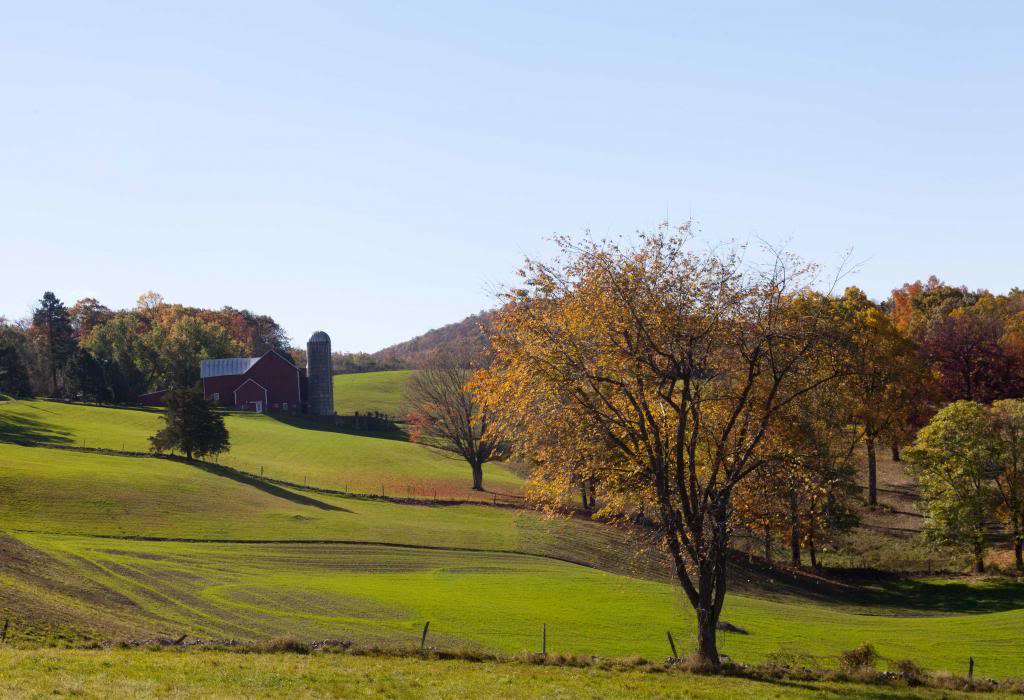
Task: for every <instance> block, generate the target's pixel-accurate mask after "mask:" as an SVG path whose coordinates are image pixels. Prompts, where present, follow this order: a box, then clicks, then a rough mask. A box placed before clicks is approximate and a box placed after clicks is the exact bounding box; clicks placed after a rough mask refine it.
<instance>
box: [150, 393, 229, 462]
mask: <svg viewBox="0 0 1024 700" xmlns="http://www.w3.org/2000/svg"><path fill="white" fill-rule="evenodd" d="M164 400H165V403H166V404H167V410H166V411H164V415H163V419H164V422H165V423H166V426H165V427H164V428H163V430H161V431H160V432H158V433H157V434H156V435H154V436H153V437H151V438H149V441H150V443H151V444H152V448H153V450H154V451H156V452H164V451H171V452H175V451H177V452H183V453H184V454H185V456H186V457H187V458H188V459H190V460H191V459H193V458H194V457H203V456H206V455H215V454H219V453H221V452H226V451H227V449H228V447H229V446H230V443H229V442H228V431H227V428H225V427H224V417H223V416H221V415H220V413H218V412H217V410H216V409H215V408H214V406H213V404H212V403H210V402H209V401H207V400H206V399H205V398H203V393H202V392H201V391H199V390H198V389H172V390H171V391H168V392H167V394H166V395H165V397H164Z"/></svg>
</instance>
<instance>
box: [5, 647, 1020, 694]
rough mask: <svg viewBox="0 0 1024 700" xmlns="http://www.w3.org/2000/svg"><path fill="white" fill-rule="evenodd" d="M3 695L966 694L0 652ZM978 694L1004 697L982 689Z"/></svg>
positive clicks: (331, 661)
mask: <svg viewBox="0 0 1024 700" xmlns="http://www.w3.org/2000/svg"><path fill="white" fill-rule="evenodd" d="M0 692H2V694H3V696H4V697H5V698H15V699H21V698H39V697H55V696H60V697H64V696H73V697H84V698H108V697H111V696H116V697H127V698H143V697H144V698H150V697H158V698H164V697H171V698H178V697H196V696H200V697H218V698H222V697H230V698H234V697H246V698H251V697H268V696H274V697H305V698H338V697H357V696H365V697H386V698H452V697H467V698H469V697H501V698H508V699H510V700H517V699H520V698H538V697H545V698H547V697H550V698H584V697H585V698H637V699H638V700H647V699H654V698H659V699H660V698H692V699H694V700H761V699H762V698H794V699H801V698H826V699H831V700H840V699H848V698H875V699H876V700H889V699H890V698H893V699H895V698H921V699H930V698H967V697H972V696H974V695H970V694H966V693H955V692H950V691H938V690H925V689H921V688H885V687H877V686H864V685H857V684H850V683H842V684H838V683H816V682H806V681H805V682H799V683H786V684H775V683H764V682H759V681H754V680H745V679H740V678H727V677H716V676H698V675H691V674H684V673H649V672H645V671H643V670H634V671H621V670H602V669H596V668H569V667H546V666H533V665H525V664H489V663H484V664H481V663H470V662H466V661H430V660H420V659H413V658H387V657H360V656H347V655H346V656H337V655H334V654H315V655H311V656H299V655H295V654H263V655H243V654H231V653H224V652H201V653H174V652H162V653H160V652H154V653H150V652H143V651H54V650H5V651H3V652H2V653H0ZM984 697H986V698H1004V697H1009V696H1008V695H1005V694H1000V693H991V694H989V693H986V694H985V695H984Z"/></svg>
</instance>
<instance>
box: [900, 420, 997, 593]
mask: <svg viewBox="0 0 1024 700" xmlns="http://www.w3.org/2000/svg"><path fill="white" fill-rule="evenodd" d="M1000 451H1001V450H1000V445H999V441H998V439H997V438H996V436H995V432H994V430H993V421H992V414H991V412H990V410H989V409H988V408H987V407H985V406H982V405H981V404H979V403H975V402H973V401H957V402H956V403H952V404H950V405H948V406H946V407H945V408H943V409H942V410H941V411H939V412H938V413H937V414H935V417H934V418H932V420H931V421H930V422H929V423H928V425H926V426H925V427H924V428H922V429H921V432H919V433H918V435H917V440H916V441H915V442H914V446H913V447H912V448H911V449H910V451H909V452H908V454H907V456H908V457H909V459H910V464H911V467H912V468H913V470H914V471H915V472H916V474H917V477H918V480H919V482H920V484H921V496H922V497H923V498H924V501H925V504H926V506H927V509H928V520H927V523H926V532H927V533H928V535H929V536H931V537H932V538H934V539H936V540H938V541H940V542H943V543H947V544H953V545H964V546H969V547H970V548H971V550H972V552H973V553H974V568H975V571H977V572H978V573H984V571H985V550H986V548H987V547H988V532H987V527H986V524H987V521H988V518H989V515H990V514H991V513H992V512H993V509H994V507H995V505H996V493H995V489H994V488H993V479H994V478H995V477H996V475H997V474H998V472H999V461H1000Z"/></svg>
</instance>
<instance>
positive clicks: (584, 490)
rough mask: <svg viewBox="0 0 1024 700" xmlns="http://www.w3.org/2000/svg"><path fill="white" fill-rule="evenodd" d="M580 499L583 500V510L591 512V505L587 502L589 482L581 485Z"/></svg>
mask: <svg viewBox="0 0 1024 700" xmlns="http://www.w3.org/2000/svg"><path fill="white" fill-rule="evenodd" d="M580 497H581V498H582V499H583V510H585V511H589V510H590V503H589V502H588V501H587V482H586V481H584V482H583V483H581V484H580Z"/></svg>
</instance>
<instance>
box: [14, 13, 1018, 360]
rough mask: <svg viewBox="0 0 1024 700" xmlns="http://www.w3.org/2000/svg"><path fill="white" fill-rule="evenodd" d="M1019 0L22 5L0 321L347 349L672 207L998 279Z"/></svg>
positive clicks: (1010, 184)
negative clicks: (77, 320) (222, 323)
mask: <svg viewBox="0 0 1024 700" xmlns="http://www.w3.org/2000/svg"><path fill="white" fill-rule="evenodd" d="M1022 27H1024V5H1022V4H1021V3H1019V2H1006V3H997V2H986V3H963V2H961V3H952V2H950V3H941V2H920V3H914V2H896V3H894V2H878V3H869V2H848V3H835V2H829V3H822V2H806V3H778V2H772V3H763V2H757V3H717V2H716V3H708V2H701V3H682V2H668V3H639V2H621V3H616V4H605V3H597V2H581V3H567V2H566V3H553V2H537V3H528V2H516V3H505V6H504V7H500V8H499V7H498V6H497V3H489V2H474V3H440V2H430V3H427V2H422V3H415V4H414V3H405V2H385V1H382V0H377V1H372V2H365V3H358V4H347V3H342V2H326V1H325V2H320V3H310V2H273V3H270V2H267V3H261V2H253V1H246V2H184V1H181V0H179V1H175V2H146V3H138V2H98V1H94V2H87V3H85V2H67V3H56V2H44V1H40V2H22V3H5V6H4V8H3V12H2V15H0V242H2V253H0V255H2V257H0V315H5V316H7V317H9V318H19V317H23V316H25V315H26V314H27V313H28V311H29V309H30V307H31V305H32V303H33V301H34V300H35V299H37V298H38V297H39V296H41V294H42V292H43V291H45V290H47V289H52V290H54V291H55V292H57V294H58V295H59V296H61V297H62V298H64V299H65V300H66V301H67V302H68V303H69V304H70V303H71V302H73V301H74V300H75V299H76V298H77V297H80V296H85V295H89V296H95V297H97V298H99V299H100V300H101V301H102V302H104V303H106V304H107V305H109V306H113V307H124V306H131V305H132V304H133V302H134V300H135V298H136V297H137V296H138V295H139V294H141V293H142V292H145V291H146V290H150V289H152V290H155V291H158V292H160V293H162V294H163V295H164V296H165V297H166V298H167V299H168V300H169V301H177V302H182V303H186V304H194V305H202V306H214V307H219V306H222V305H225V304H229V305H232V306H236V307H246V308H250V309H253V310H254V311H259V312H264V313H269V314H272V315H273V316H274V317H275V318H277V319H278V320H279V321H280V322H281V323H282V324H283V325H284V326H285V328H286V329H287V330H288V332H289V333H290V334H291V335H292V337H293V338H295V339H296V340H297V341H304V340H305V338H306V337H307V336H308V335H309V334H310V332H312V331H313V330H314V329H316V328H323V329H324V330H326V331H328V332H329V333H330V334H331V336H332V338H333V339H334V346H335V349H347V350H359V349H363V350H374V349H377V348H379V347H382V346H384V345H387V344H390V343H392V342H396V341H400V340H403V339H406V338H408V337H410V336H412V335H415V334H418V333H420V332H423V331H425V330H427V329H429V328H431V327H436V326H439V325H442V324H444V323H447V322H449V321H453V320H457V319H459V318H462V317H463V316H465V315H467V314H469V313H471V312H474V311H477V310H479V309H481V308H484V307H487V306H489V305H491V303H492V291H493V289H494V288H495V287H496V286H498V285H501V284H504V283H507V282H510V281H512V280H513V276H512V272H513V271H514V269H515V268H516V267H517V265H518V264H519V263H520V262H521V259H522V256H523V255H524V254H527V253H528V254H539V255H543V254H545V252H546V251H547V250H548V249H549V246H548V244H547V243H546V242H545V241H546V239H547V237H548V236H550V234H552V233H554V232H559V233H576V232H580V231H582V230H584V229H586V228H590V229H592V230H593V231H594V233H595V234H598V235H607V234H618V233H622V232H629V231H631V230H634V229H636V228H644V227H650V226H653V225H655V224H656V223H657V222H658V221H659V220H661V219H664V218H666V217H668V218H670V219H672V220H675V221H681V220H684V219H686V218H688V217H691V216H692V217H694V218H696V219H698V220H699V221H700V223H701V226H702V229H703V231H704V234H705V235H706V236H707V237H709V238H713V239H729V238H741V239H743V238H750V237H755V236H759V237H763V238H766V239H768V240H771V241H775V242H784V241H788V242H789V247H790V248H792V249H793V250H795V251H797V252H799V253H801V254H803V255H806V256H809V257H812V258H816V259H819V260H822V261H824V262H834V261H835V259H836V257H837V255H838V254H839V253H840V252H841V251H842V250H844V249H845V248H847V247H850V246H853V248H854V250H855V257H857V258H858V259H864V260H866V261H867V262H866V264H865V265H864V266H863V269H862V271H861V273H860V274H859V275H858V276H857V277H856V278H855V279H854V281H855V282H856V283H857V284H860V285H861V286H862V287H864V288H865V289H867V290H868V292H869V293H870V294H871V295H872V296H875V297H882V296H885V295H886V294H888V291H889V290H890V289H891V288H892V287H894V286H898V285H899V284H901V283H902V282H904V281H907V280H912V279H916V278H920V277H925V276H927V275H929V274H933V273H934V274H938V275H939V276H940V277H943V278H945V279H946V280H947V281H950V282H956V283H962V284H967V285H969V286H971V287H978V286H983V287H986V288H990V289H992V290H994V291H1004V290H1006V289H1008V288H1010V287H1011V286H1013V285H1021V286H1024V267H1022V263H1024V213H1022V205H1024V41H1022V40H1021V28H1022Z"/></svg>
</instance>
